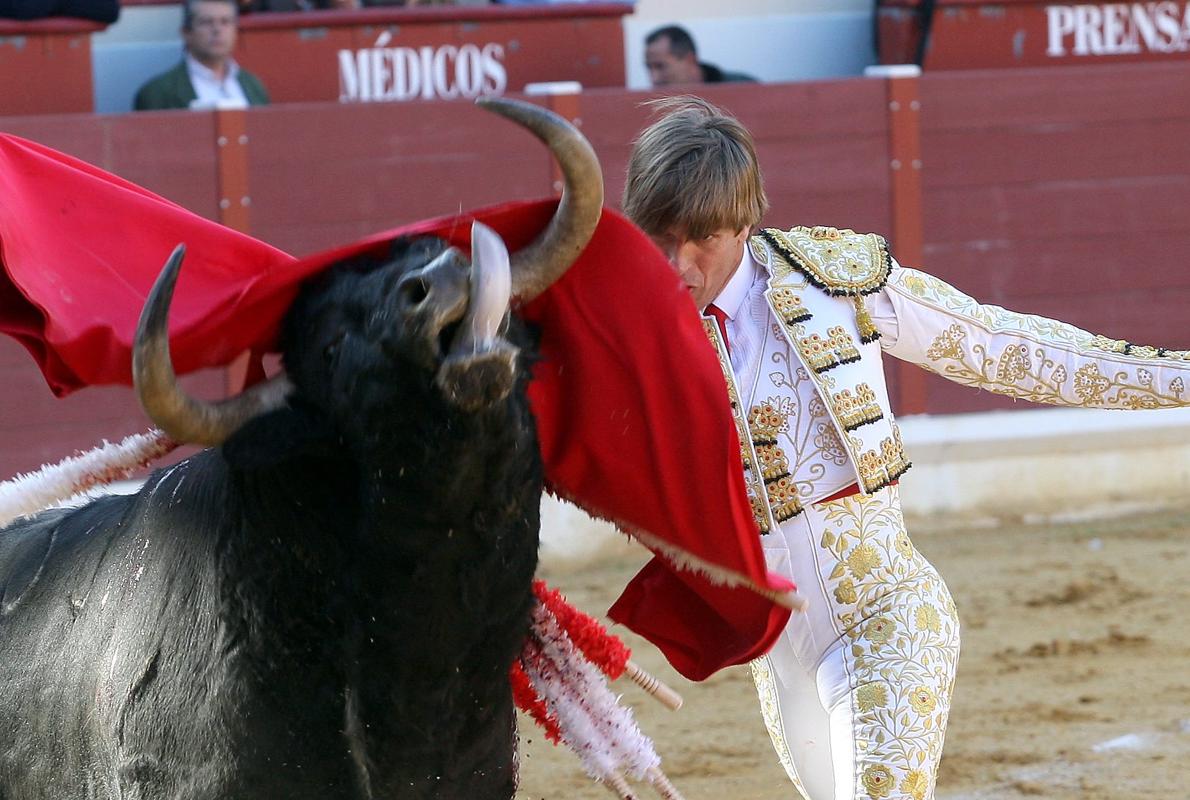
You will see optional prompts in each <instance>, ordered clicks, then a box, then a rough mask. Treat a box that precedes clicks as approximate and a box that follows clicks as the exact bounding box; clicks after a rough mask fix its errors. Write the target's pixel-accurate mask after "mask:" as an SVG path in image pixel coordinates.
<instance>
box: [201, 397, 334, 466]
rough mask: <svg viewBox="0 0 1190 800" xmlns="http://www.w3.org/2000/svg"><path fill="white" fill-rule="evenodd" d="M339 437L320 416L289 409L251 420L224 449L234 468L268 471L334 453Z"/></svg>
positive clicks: (294, 408) (305, 411) (301, 409)
mask: <svg viewBox="0 0 1190 800" xmlns="http://www.w3.org/2000/svg"><path fill="white" fill-rule="evenodd" d="M336 441H337V436H336V434H335V432H334V430H333V429H332V428H331V426H330V425H328V424H327V423H326V421H325V419H324V418H323V417H322V415H320V414H316V413H312V412H310V411H308V410H306V409H304V408H301V407H293V406H286V407H285V408H279V409H277V410H275V411H269V412H267V413H265V414H261V415H260V416H258V417H255V418H253V419H252V420H249V421H248V422H247V423H245V424H244V425H243V427H241V428H240V429H239V430H238V431H236V432H235V434H233V435H232V436H231V438H229V439H228V440H227V441H226V442H224V443H223V445H222V451H223V457H224V458H225V459H226V460H227V462H228V464H230V465H231V466H232V467H234V468H238V469H267V468H269V467H275V466H279V465H281V464H282V463H284V462H286V461H291V460H294V459H301V458H310V457H313V458H323V457H326V456H329V455H331V454H332V453H333V450H334V447H335V443H336Z"/></svg>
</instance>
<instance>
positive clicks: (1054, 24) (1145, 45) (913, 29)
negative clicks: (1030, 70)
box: [877, 0, 1190, 70]
mask: <svg viewBox="0 0 1190 800" xmlns="http://www.w3.org/2000/svg"><path fill="white" fill-rule="evenodd" d="M878 5H879V9H878V11H877V17H878V21H877V24H878V26H879V43H880V45H879V50H880V60H881V63H884V64H904V63H912V62H913V58H914V55H915V54H916V52H917V48H918V43H919V41H920V38H921V27H922V16H921V9H922V6H923V5H924V4H923V2H922V0H879V3H878ZM1187 58H1190V2H1188V0H1165V2H1160V3H1154V2H1133V3H1108V2H1099V3H1087V2H1065V3H1056V2H1052V1H1051V0H936V6H935V11H934V17H933V22H932V27H931V32H930V36H929V46H928V49H927V55H926V60H925V64H924V65H923V66H924V67H925V68H926V69H931V70H933V69H987V68H999V67H1030V66H1055V65H1074V64H1079V65H1085V64H1097V63H1112V64H1118V63H1125V62H1135V61H1170V60H1185V59H1187Z"/></svg>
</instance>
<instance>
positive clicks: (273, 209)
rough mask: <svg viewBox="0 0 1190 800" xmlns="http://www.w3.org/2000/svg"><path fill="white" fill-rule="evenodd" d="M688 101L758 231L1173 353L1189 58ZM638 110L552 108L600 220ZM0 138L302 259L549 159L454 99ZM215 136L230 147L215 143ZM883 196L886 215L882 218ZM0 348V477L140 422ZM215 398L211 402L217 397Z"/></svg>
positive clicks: (1189, 176) (461, 202)
mask: <svg viewBox="0 0 1190 800" xmlns="http://www.w3.org/2000/svg"><path fill="white" fill-rule="evenodd" d="M914 88H916V92H917V98H918V99H919V102H920V113H919V114H916V115H914V114H908V115H906V114H902V116H901V117H900V118H899V119H898V118H897V114H899V113H901V111H896V112H894V110H893V109H892V106H891V105H890V103H891V102H892V101H894V100H899V101H901V102H904V101H905V100H906V98H909V100H908V102H910V103H911V102H912V96H911V94H905V92H907V91H910V90H912V89H914ZM893 89H895V91H893ZM890 91H891V93H890ZM704 94H705V96H706V97H707V98H708V99H710V100H711V101H712V102H715V103H718V104H720V105H722V106H724V107H726V108H728V109H729V110H731V111H732V112H734V113H735V114H736V115H738V116H739V117H740V118H741V119H742V120H743V121H744V122H745V124H747V125H748V126H749V128H750V129H751V130H752V131H753V133H754V134H755V137H756V140H757V146H758V149H759V153H760V158H761V162H762V164H763V165H764V168H765V178H766V188H767V190H768V193H769V196H770V200H771V202H772V212H771V213H770V214H769V216H768V219H767V220H766V222H768V223H769V224H777V225H784V226H788V225H793V224H798V223H802V224H827V225H835V226H840V227H851V228H855V229H857V230H874V231H880V232H885V233H889V234H890V239H891V240H892V246H893V252H894V254H900V255H901V259H902V260H903V261H904V262H906V263H908V264H910V265H911V266H923V267H924V268H926V269H927V270H929V271H931V272H933V273H934V274H937V275H938V276H939V277H942V278H943V279H945V280H948V281H949V282H951V283H953V284H954V285H956V286H958V287H959V288H960V289H963V290H965V291H967V292H968V293H970V294H972V295H974V296H976V297H978V298H980V299H982V300H984V301H985V302H992V303H998V304H1000V305H1005V306H1007V307H1009V308H1014V309H1017V310H1021V311H1032V312H1037V313H1043V314H1047V315H1050V316H1054V317H1058V318H1060V319H1065V320H1067V321H1069V322H1072V323H1074V324H1077V325H1080V326H1081V327H1084V328H1087V329H1089V330H1092V331H1094V332H1096V333H1102V334H1105V335H1109V336H1112V337H1113V338H1122V339H1128V340H1131V341H1136V342H1140V343H1152V344H1161V345H1165V346H1169V347H1174V348H1190V326H1187V322H1190V314H1188V313H1187V311H1186V309H1187V308H1188V307H1190V272H1187V270H1185V269H1184V268H1183V265H1182V262H1183V260H1184V258H1185V255H1184V254H1185V253H1187V252H1190V218H1187V217H1186V215H1185V214H1184V213H1182V212H1183V210H1184V209H1185V208H1187V207H1190V149H1188V148H1187V147H1186V145H1185V142H1187V141H1190V65H1185V64H1137V65H1130V66H1123V67H1120V68H1119V69H1116V70H1102V69H1098V68H1074V69H1072V68H1064V69H1052V70H1018V71H1013V72H1011V73H1005V72H999V73H994V72H987V73H973V72H968V73H934V74H929V73H927V74H926V75H925V76H923V77H922V78H921V79H920V80H918V81H915V82H914V83H913V85H902V86H897V87H892V89H890V86H889V85H888V83H887V82H886V81H881V80H872V79H868V80H849V81H836V82H824V83H800V84H786V85H736V86H718V87H705V91H704ZM649 98H650V95H647V94H642V93H632V92H626V91H623V90H597V91H590V92H584V93H583V94H581V95H579V96H577V97H573V98H553V99H552V103H553V105H555V106H556V107H557V108H558V110H559V111H561V112H562V113H564V114H565V115H566V116H568V117H570V118H571V119H573V120H574V121H575V122H576V123H577V124H578V125H579V126H580V127H581V128H582V130H583V131H584V132H585V133H586V135H587V136H588V138H589V139H590V140H591V142H592V144H593V145H594V147H595V149H596V151H597V153H598V154H599V157H600V159H601V161H602V163H603V165H604V174H605V176H606V185H607V198H608V203H609V205H613V206H614V205H618V201H619V196H620V193H621V192H622V190H623V180H624V167H625V163H626V160H627V155H628V149H629V147H630V142H631V139H632V137H633V136H634V135H635V134H636V133H637V132H638V131H639V130H640V128H641V127H642V126H643V125H644V124H645V123H646V122H647V120H648V119H649V110H648V109H647V108H646V107H644V106H642V102H644V101H646V100H648V99H649ZM545 102H549V101H545ZM901 108H902V109H904V106H902V107H901ZM220 113H222V114H224V115H226V114H228V113H234V114H235V118H234V119H231V118H227V117H223V118H221V117H220V116H219V115H220ZM914 118H919V119H920V126H919V130H917V131H916V133H917V136H918V142H919V147H920V155H921V162H922V168H921V170H920V171H910V172H909V173H906V174H919V175H920V185H919V187H918V190H919V191H920V202H921V214H920V225H921V231H922V239H921V245H920V249H921V256H920V258H921V263H920V264H915V263H912V262H913V261H916V260H917V259H916V257H915V256H914V253H913V250H914V247H915V246H914V243H913V242H912V241H911V240H909V239H906V238H905V236H906V234H905V233H904V231H909V232H910V233H911V231H912V229H911V226H909V225H908V224H907V223H906V219H907V215H906V209H905V208H904V207H903V206H904V204H905V200H904V198H905V197H907V196H909V195H911V194H912V193H913V191H914V188H913V186H912V183H911V182H909V183H907V184H906V185H905V186H900V187H899V188H896V187H894V183H896V182H898V181H901V180H903V178H898V179H896V180H894V178H892V177H891V176H893V175H894V172H895V171H894V170H893V169H891V162H892V160H893V158H894V155H895V154H897V153H900V152H902V151H905V148H906V147H907V146H908V145H906V144H905V137H906V136H908V137H909V140H910V145H911V144H912V141H911V140H912V134H913V131H912V130H900V131H898V130H897V128H898V126H901V127H904V126H905V125H910V123H911V121H912V120H913V119H914ZM241 124H242V133H239V134H236V133H234V132H236V131H240V130H241V129H240V128H238V127H236V126H238V125H241ZM0 128H3V129H5V130H8V131H11V132H14V133H17V134H20V135H23V136H27V137H29V138H32V139H35V140H37V141H41V142H44V143H45V144H48V145H50V146H53V147H57V148H59V149H63V150H65V151H67V152H70V153H72V154H75V155H79V156H81V157H83V158H85V159H86V160H88V161H91V162H93V163H96V164H98V165H99V166H101V167H104V168H106V169H110V170H112V171H114V172H117V173H119V174H121V175H123V176H124V177H127V178H129V179H131V180H134V181H136V182H138V183H141V184H144V185H146V186H147V187H149V188H150V189H153V190H155V191H158V192H160V193H162V194H164V195H165V196H167V197H170V198H171V199H174V200H176V201H179V202H181V203H182V204H183V205H185V206H187V207H189V208H192V209H194V210H196V211H198V212H199V213H201V214H204V215H205V216H208V217H210V218H213V219H222V220H223V221H224V222H225V223H229V224H237V225H245V224H248V223H249V222H250V226H251V230H250V232H251V233H252V234H253V235H255V236H258V237H259V238H262V239H265V240H267V241H270V242H272V243H273V244H275V245H277V246H279V247H282V248H284V249H287V250H289V251H291V252H294V253H297V254H301V253H308V252H312V251H315V250H319V249H322V248H326V247H330V246H333V245H336V244H341V243H344V242H346V241H350V240H352V239H354V238H357V237H360V236H363V235H366V234H370V233H373V232H375V231H377V230H380V229H383V228H387V227H392V226H395V225H399V224H401V223H404V222H409V221H413V220H417V219H422V218H426V217H430V216H436V215H440V214H448V213H453V212H456V211H458V210H460V209H466V208H473V207H478V206H482V205H487V204H490V203H495V202H499V201H503V200H508V199H517V198H530V197H539V196H542V195H546V194H549V193H550V192H552V191H553V190H554V179H555V175H554V169H553V166H552V164H551V161H550V160H549V158H548V157H547V156H546V154H545V152H544V151H543V149H542V148H541V147H540V146H539V145H538V144H537V143H535V142H534V141H533V139H532V138H531V137H530V136H528V135H527V134H525V133H524V132H523V131H520V130H518V129H517V128H515V127H514V126H512V125H511V124H509V123H507V122H506V121H504V120H501V119H498V118H495V117H493V116H491V115H488V114H485V113H484V112H482V111H480V110H478V109H475V108H473V107H471V106H470V105H469V104H462V103H423V102H415V103H411V104H408V105H402V106H396V105H393V104H352V105H346V106H342V105H338V104H316V105H300V106H274V107H269V108H261V109H251V110H249V111H246V112H185V111H178V112H157V113H145V114H138V115H126V116H121V117H94V116H81V115H75V116H61V117H38V118H31V117H26V118H16V119H11V118H10V119H3V120H0ZM229 132H233V134H234V135H235V136H236V139H235V145H236V147H234V148H231V150H234V152H230V151H229V148H228V147H227V146H224V147H220V146H219V144H218V142H219V137H220V135H224V136H226V135H227V134H228V133H229ZM241 135H242V136H243V141H242V142H241V141H240V139H239V138H238V137H239V136H241ZM905 152H908V151H905ZM902 158H903V156H902ZM232 162H235V163H232ZM237 170H242V173H240V172H237ZM236 194H240V195H241V197H246V198H248V200H249V203H248V206H247V208H248V210H250V216H247V215H244V216H243V217H242V218H241V220H240V221H239V222H237V221H236V219H234V215H233V214H229V213H228V209H224V208H221V207H220V200H221V199H224V198H225V195H228V197H227V199H229V200H234V196H235V195H236ZM894 197H899V198H902V199H901V201H900V203H899V205H898V206H897V207H896V208H895V209H894V206H893V198H894ZM229 205H230V204H229ZM232 210H234V209H232ZM894 212H895V213H894ZM898 231H902V233H901V238H900V240H898V238H897V236H896V235H895V234H896V233H897V232H898ZM625 290H626V291H630V287H625ZM4 348H6V350H5V349H0V380H4V381H5V384H4V385H5V386H7V387H9V389H8V390H7V391H6V393H0V398H2V399H0V474H10V473H11V472H13V471H14V470H16V469H29V468H32V467H35V466H37V464H38V463H40V462H41V461H42V460H45V459H46V458H50V457H57V456H59V455H62V454H65V453H66V452H68V451H70V450H72V449H74V448H76V447H84V446H89V445H90V444H92V443H93V442H94V441H95V440H97V439H98V438H101V437H107V438H113V437H116V436H120V435H123V434H125V433H129V432H132V431H135V430H138V429H140V428H141V427H143V425H144V422H143V420H142V419H141V418H140V414H139V411H137V410H136V409H135V408H134V407H133V406H132V404H131V402H130V401H129V400H128V396H127V394H126V393H125V394H124V395H123V397H122V399H121V400H119V401H118V402H117V401H116V400H110V401H109V400H107V399H105V398H106V397H107V395H106V394H105V393H106V392H107V391H108V390H102V391H98V392H97V391H94V390H88V391H85V392H83V393H81V395H79V396H77V397H76V398H73V399H70V400H67V401H55V400H52V399H51V396H50V394H49V392H48V390H47V389H46V388H45V387H44V384H43V383H42V382H41V379H40V376H39V375H38V374H37V373H36V371H35V369H34V367H33V366H32V361H31V360H30V359H28V358H27V357H26V356H25V355H24V354H23V353H21V352H20V351H19V348H17V346H16V345H13V344H11V343H5V345H4ZM913 369H914V373H915V374H916V372H917V371H916V369H915V368H913ZM899 372H900V371H899V370H893V375H892V378H893V382H894V396H895V397H896V396H899V397H900V402H899V406H900V410H918V409H919V408H924V410H927V411H930V412H932V413H946V412H955V411H969V410H977V409H982V408H990V407H1005V406H1010V405H1011V401H1007V400H1004V399H1000V398H998V397H996V396H994V395H990V394H986V393H976V392H972V391H971V390H969V389H966V388H962V387H957V386H955V385H953V384H950V383H948V382H946V381H943V380H941V379H939V378H937V377H935V376H932V375H930V376H927V377H926V382H925V385H924V387H923V388H921V389H919V390H916V395H915V394H914V390H912V387H897V386H896V384H897V378H898V374H899ZM217 383H218V380H213V381H212V382H211V384H209V385H208V388H209V389H210V390H211V391H214V392H215V393H218V390H219V387H217V386H215V385H214V384H217ZM112 392H113V394H112V396H113V397H115V396H117V395H119V394H120V393H119V392H116V391H115V390H112ZM208 393H209V392H208ZM915 398H916V399H915ZM906 401H908V402H906ZM109 402H110V403H113V404H116V405H108V403H109ZM119 403H123V405H119ZM69 404H76V405H73V406H71V405H69ZM117 405H119V407H118V408H117V407H116V406H117ZM1023 405H1025V404H1019V406H1023ZM59 409H61V410H60V411H59ZM57 419H61V420H64V422H63V424H62V425H56V424H55V422H54V420H57ZM29 420H33V424H28V422H29ZM18 429H20V431H19V432H18Z"/></svg>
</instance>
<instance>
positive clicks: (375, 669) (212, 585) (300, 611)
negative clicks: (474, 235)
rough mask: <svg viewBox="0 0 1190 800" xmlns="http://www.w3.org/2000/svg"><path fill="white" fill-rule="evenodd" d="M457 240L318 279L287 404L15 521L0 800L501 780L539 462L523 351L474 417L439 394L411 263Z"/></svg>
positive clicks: (435, 788) (362, 794) (381, 789)
mask: <svg viewBox="0 0 1190 800" xmlns="http://www.w3.org/2000/svg"><path fill="white" fill-rule="evenodd" d="M441 249H442V245H441V244H440V243H438V242H437V241H434V240H431V241H425V240H423V241H420V242H418V243H415V244H412V245H410V244H408V243H401V244H399V245H397V246H396V248H395V250H396V254H395V259H394V261H393V262H391V263H389V264H387V265H383V266H378V265H376V264H371V263H367V262H356V263H352V264H348V265H342V266H340V267H338V268H336V269H335V270H334V271H333V273H332V274H330V275H328V276H326V277H323V278H321V279H319V280H318V281H317V282H316V283H315V285H313V286H310V287H307V289H306V290H305V291H304V292H303V294H302V296H301V297H300V298H299V300H298V301H297V302H295V304H294V306H293V308H292V309H291V311H290V313H289V315H288V317H287V319H286V324H285V329H284V336H283V342H284V350H285V365H286V370H287V372H288V374H289V376H290V379H291V380H292V381H293V383H294V385H295V387H296V390H295V392H294V394H293V395H291V397H290V400H289V402H288V404H287V406H286V407H284V408H282V409H280V410H276V411H272V412H269V413H267V414H265V415H263V416H260V417H258V418H256V419H254V420H253V421H251V422H249V423H248V424H247V425H246V426H245V427H243V428H241V429H240V430H239V431H238V432H237V433H236V434H235V435H234V436H233V437H232V438H231V439H230V440H228V441H227V442H226V443H225V444H224V445H223V446H222V447H220V448H216V449H211V450H206V451H203V452H201V453H200V454H198V455H196V456H194V457H192V458H190V459H187V460H186V461H183V462H182V463H180V464H178V465H177V466H174V467H171V468H169V469H166V470H162V471H159V472H157V473H155V474H154V475H153V476H152V477H151V478H150V479H149V480H148V481H147V483H146V484H145V485H144V487H143V488H142V489H141V490H140V492H138V493H137V494H135V495H132V496H129V497H109V498H105V499H101V500H97V501H95V502H93V503H91V504H89V505H87V506H84V507H82V508H79V509H76V510H69V511H60V510H56V511H49V512H45V513H42V514H40V515H39V516H37V517H36V518H34V519H32V520H29V521H24V522H19V523H16V524H15V525H13V526H10V527H9V528H7V529H6V530H3V531H0V800H34V799H36V800H72V799H73V798H178V799H179V800H182V799H186V800H190V799H191V798H193V799H194V800H199V799H200V798H201V799H202V800H216V799H217V798H218V799H220V800H232V799H233V798H237V799H238V798H244V799H245V800H248V799H249V798H251V799H252V800H273V799H276V800H282V799H286V800H300V799H301V798H311V799H313V798H318V800H330V799H332V798H398V797H399V798H429V797H434V798H467V799H468V800H473V799H475V798H494V797H510V796H511V795H512V792H513V782H514V777H515V764H514V762H515V758H514V748H515V740H514V712H513V703H512V698H511V695H510V690H509V686H508V681H507V679H506V675H507V670H508V668H509V665H510V664H511V663H512V661H513V659H514V658H515V657H516V654H517V652H518V650H519V646H520V643H521V641H522V639H523V636H524V634H525V632H526V631H527V629H528V617H529V611H530V608H531V604H532V595H531V588H530V581H531V578H532V574H533V571H534V567H535V565H536V558H537V536H538V502H539V497H540V491H541V480H542V479H541V467H540V459H539V457H538V454H537V453H538V448H537V440H536V434H535V430H534V426H533V422H532V418H531V416H530V413H529V409H528V404H527V402H526V399H525V386H526V383H527V372H526V368H525V366H524V364H525V362H526V359H525V358H524V357H522V358H521V359H520V361H519V364H520V366H519V367H518V370H517V373H516V385H515V387H514V389H513V391H512V392H511V393H510V394H509V395H508V397H507V398H506V399H504V400H501V401H500V402H498V403H496V404H494V405H491V406H489V407H486V408H484V409H483V410H480V411H478V412H474V413H465V412H463V411H460V410H458V409H457V408H456V407H455V406H452V405H451V404H449V403H447V402H446V401H444V400H443V398H442V396H441V392H440V391H438V390H437V389H436V388H435V386H434V385H433V377H434V368H435V365H436V363H438V362H440V360H441V350H440V348H439V347H438V346H436V344H435V343H434V342H432V341H427V340H425V335H423V334H425V332H416V331H415V332H414V333H416V334H417V335H412V334H411V332H410V330H409V328H410V327H411V326H410V325H409V324H407V320H406V319H405V318H403V316H402V315H403V313H404V311H403V309H405V308H406V306H407V305H408V304H409V303H410V302H417V301H418V300H419V298H418V297H415V296H410V295H411V294H412V295H416V294H417V293H419V292H422V291H424V288H425V287H424V286H422V285H421V284H419V283H418V282H416V281H415V282H413V283H412V284H410V283H409V282H406V283H404V284H399V283H398V278H399V277H400V276H401V275H402V274H403V273H405V272H406V271H408V270H409V269H411V268H413V267H417V266H420V265H423V264H425V263H426V262H427V261H428V260H429V259H430V258H431V257H432V256H434V255H435V254H437V253H438V252H439V251H441ZM402 293H404V296H402ZM511 325H512V328H511V332H510V333H509V334H508V336H509V338H511V339H512V340H514V343H515V344H518V345H522V346H523V345H525V344H526V342H525V341H524V339H525V335H524V332H523V330H522V329H521V328H520V326H519V323H517V321H516V320H515V319H514V320H513V321H512V323H511ZM413 327H416V326H413ZM426 335H429V336H430V337H431V339H440V340H441V341H443V342H444V341H446V340H448V339H449V337H450V335H451V330H450V329H449V328H447V329H445V330H443V331H440V332H432V331H431V332H429V334H426ZM419 336H421V339H419V338H418V337H419ZM517 340H519V341H517Z"/></svg>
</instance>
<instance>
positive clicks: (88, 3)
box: [0, 0, 120, 25]
mask: <svg viewBox="0 0 1190 800" xmlns="http://www.w3.org/2000/svg"><path fill="white" fill-rule="evenodd" d="M119 16H120V3H119V0H0V19H20V20H30V19H43V18H45V17H75V18H78V19H90V20H95V21H96V22H106V23H107V24H109V25H110V24H111V23H113V22H115V21H116V19H117V18H118V17H119Z"/></svg>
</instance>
